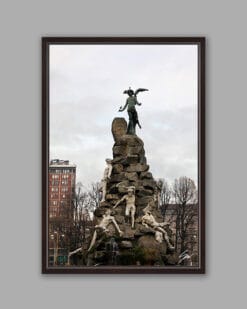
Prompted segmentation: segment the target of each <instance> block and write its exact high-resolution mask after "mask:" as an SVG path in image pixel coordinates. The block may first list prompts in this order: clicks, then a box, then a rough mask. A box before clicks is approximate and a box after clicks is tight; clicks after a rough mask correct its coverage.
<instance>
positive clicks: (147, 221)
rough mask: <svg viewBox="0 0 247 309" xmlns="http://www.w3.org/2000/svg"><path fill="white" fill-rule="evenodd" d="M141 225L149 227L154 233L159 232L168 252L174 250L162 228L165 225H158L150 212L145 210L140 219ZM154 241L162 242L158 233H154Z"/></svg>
mask: <svg viewBox="0 0 247 309" xmlns="http://www.w3.org/2000/svg"><path fill="white" fill-rule="evenodd" d="M142 225H144V226H145V227H151V228H153V229H154V230H155V232H161V233H162V235H163V237H164V238H165V240H166V242H167V245H168V248H169V249H170V250H174V247H173V246H172V244H171V243H170V239H169V237H168V234H167V232H166V230H164V228H163V227H164V226H165V225H166V224H165V223H164V222H163V223H158V222H157V221H156V220H155V218H154V216H153V215H152V213H151V211H149V210H147V211H146V213H145V215H144V216H143V217H142ZM155 239H156V240H157V241H158V242H162V237H161V234H160V233H155Z"/></svg>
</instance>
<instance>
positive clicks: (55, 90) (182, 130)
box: [50, 45, 197, 184]
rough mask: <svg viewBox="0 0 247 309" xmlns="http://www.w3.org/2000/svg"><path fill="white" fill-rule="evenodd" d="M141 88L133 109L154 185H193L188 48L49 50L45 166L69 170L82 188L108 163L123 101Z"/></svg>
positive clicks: (193, 59) (193, 94)
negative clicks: (58, 162)
mask: <svg viewBox="0 0 247 309" xmlns="http://www.w3.org/2000/svg"><path fill="white" fill-rule="evenodd" d="M129 86H131V87H133V88H137V87H147V88H149V92H146V93H142V94H140V95H139V101H140V102H142V103H143V104H142V106H140V107H137V108H138V113H139V119H140V122H141V124H142V126H143V129H142V130H138V135H139V136H140V137H141V138H142V139H143V141H144V143H145V149H146V155H147V159H148V163H149V164H150V168H151V171H152V172H153V174H154V177H157V178H158V177H165V178H167V179H168V180H169V181H172V180H173V179H174V178H177V177H179V176H182V175H186V176H188V177H191V178H192V179H194V180H195V181H196V180H197V48H196V46H193V45H162V46H159V45H156V46H133V45H124V46H116V45H111V46H109V45H103V46H97V45H91V46H90V45H52V46H51V47H50V158H60V159H69V160H70V161H71V162H73V163H75V164H76V165H77V180H78V181H81V182H83V183H85V184H88V183H90V182H92V181H98V180H100V179H101V177H102V173H103V170H104V166H105V161H104V160H105V158H106V157H111V156H112V146H113V138H112V135H111V122H112V120H113V118H114V117H120V116H122V117H125V118H127V113H126V112H123V113H118V112H117V111H118V108H119V106H120V105H123V104H124V103H125V100H126V96H125V95H123V90H124V89H126V88H128V87H129Z"/></svg>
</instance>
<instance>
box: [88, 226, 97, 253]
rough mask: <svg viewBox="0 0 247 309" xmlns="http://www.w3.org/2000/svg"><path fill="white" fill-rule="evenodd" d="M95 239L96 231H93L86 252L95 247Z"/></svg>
mask: <svg viewBox="0 0 247 309" xmlns="http://www.w3.org/2000/svg"><path fill="white" fill-rule="evenodd" d="M96 238H97V231H96V230H95V231H94V233H93V238H92V240H91V243H90V246H89V248H88V250H87V251H88V252H89V251H90V250H91V249H92V248H93V246H94V245H95V242H96Z"/></svg>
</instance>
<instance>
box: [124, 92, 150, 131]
mask: <svg viewBox="0 0 247 309" xmlns="http://www.w3.org/2000/svg"><path fill="white" fill-rule="evenodd" d="M143 91H148V89H146V88H138V89H136V91H134V90H132V89H131V88H129V89H128V90H124V92H123V93H124V94H128V96H129V97H128V98H127V100H126V103H125V105H124V107H122V106H120V108H119V112H123V111H124V110H125V109H126V107H128V108H127V112H128V115H129V123H128V127H127V134H130V135H135V134H136V132H135V128H136V125H138V126H139V128H140V129H141V125H140V123H139V120H138V114H137V111H136V108H135V105H141V103H139V102H138V101H137V94H138V93H139V92H143Z"/></svg>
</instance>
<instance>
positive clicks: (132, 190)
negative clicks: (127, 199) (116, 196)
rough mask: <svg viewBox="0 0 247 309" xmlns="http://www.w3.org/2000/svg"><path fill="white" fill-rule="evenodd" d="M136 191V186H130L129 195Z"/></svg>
mask: <svg viewBox="0 0 247 309" xmlns="http://www.w3.org/2000/svg"><path fill="white" fill-rule="evenodd" d="M134 193H135V187H134V186H132V187H129V188H128V195H129V196H132V195H133V194H134Z"/></svg>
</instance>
